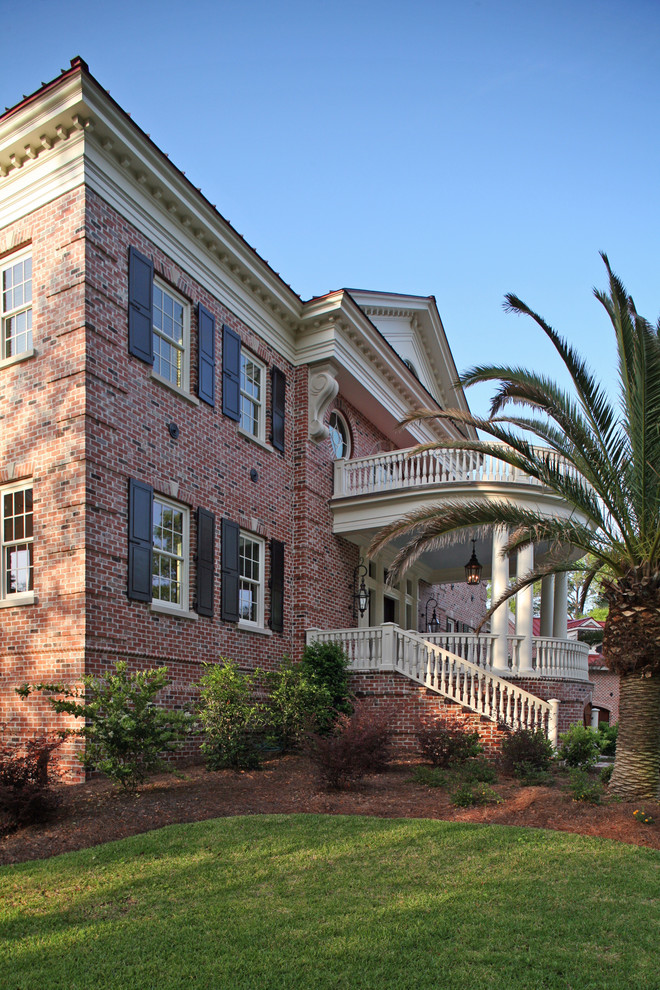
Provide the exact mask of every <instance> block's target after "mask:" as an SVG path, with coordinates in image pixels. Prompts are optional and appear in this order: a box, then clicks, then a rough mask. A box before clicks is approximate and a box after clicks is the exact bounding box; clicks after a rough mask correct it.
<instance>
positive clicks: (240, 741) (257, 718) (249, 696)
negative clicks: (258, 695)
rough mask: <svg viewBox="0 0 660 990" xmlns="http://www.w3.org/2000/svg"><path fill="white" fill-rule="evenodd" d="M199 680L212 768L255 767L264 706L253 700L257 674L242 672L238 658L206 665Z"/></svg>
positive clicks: (205, 746) (208, 760) (201, 713)
mask: <svg viewBox="0 0 660 990" xmlns="http://www.w3.org/2000/svg"><path fill="white" fill-rule="evenodd" d="M204 667H205V670H206V673H205V674H204V675H203V677H202V678H201V680H200V682H199V683H200V700H199V707H198V715H199V720H200V722H201V725H202V731H203V733H204V742H203V743H202V746H201V749H202V752H203V753H204V755H205V757H206V765H207V767H208V769H209V770H222V769H224V768H226V767H229V768H231V769H232V770H253V769H256V768H257V767H258V766H259V765H260V758H259V743H260V741H261V732H262V730H263V727H264V722H265V720H264V707H263V705H261V704H259V703H258V702H256V701H255V700H254V697H253V695H254V689H255V680H256V677H257V676H258V672H255V675H253V676H249V675H247V674H241V673H240V671H239V669H238V664H237V663H236V661H235V660H229V659H228V658H227V657H221V658H220V661H219V662H218V663H217V664H216V663H207V664H204Z"/></svg>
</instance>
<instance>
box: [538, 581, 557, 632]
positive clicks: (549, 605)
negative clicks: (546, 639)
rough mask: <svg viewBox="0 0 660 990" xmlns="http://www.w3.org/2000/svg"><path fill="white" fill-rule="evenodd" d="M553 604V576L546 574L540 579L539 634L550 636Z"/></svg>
mask: <svg viewBox="0 0 660 990" xmlns="http://www.w3.org/2000/svg"><path fill="white" fill-rule="evenodd" d="M554 604H555V576H554V574H548V576H547V577H544V578H543V579H542V581H541V635H542V636H552V618H553V615H554Z"/></svg>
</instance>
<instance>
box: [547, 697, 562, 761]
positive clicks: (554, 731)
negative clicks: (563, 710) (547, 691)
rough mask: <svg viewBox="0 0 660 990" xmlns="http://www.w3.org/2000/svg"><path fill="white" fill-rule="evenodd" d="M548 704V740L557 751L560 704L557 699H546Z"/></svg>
mask: <svg viewBox="0 0 660 990" xmlns="http://www.w3.org/2000/svg"><path fill="white" fill-rule="evenodd" d="M548 704H549V705H550V713H549V718H548V739H549V740H550V742H551V743H552V745H553V746H554V747H555V749H557V745H558V743H559V705H560V702H559V701H558V699H557V698H548Z"/></svg>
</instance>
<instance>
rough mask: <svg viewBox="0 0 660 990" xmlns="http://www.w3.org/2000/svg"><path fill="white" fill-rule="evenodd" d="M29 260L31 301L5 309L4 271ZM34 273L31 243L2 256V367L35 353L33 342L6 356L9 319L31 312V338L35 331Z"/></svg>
mask: <svg viewBox="0 0 660 990" xmlns="http://www.w3.org/2000/svg"><path fill="white" fill-rule="evenodd" d="M28 260H29V261H30V301H29V303H26V302H25V300H24V301H23V302H22V303H21V304H20V305H19V306H13V307H11V308H10V309H8V310H6V311H5V308H4V291H3V282H4V273H5V272H6V271H8V270H9V269H10V268H13V267H14V265H19V264H21V263H22V262H25V261H28ZM33 275H34V272H33V267H32V245H31V244H30V245H29V247H26V248H23V249H21V250H18V251H17V252H16V253H15V254H7V255H5V256H4V257H3V258H0V366H1V367H5V366H6V364H11V363H14V362H15V361H16V360H21V358H22V357H23V355H30V354H32V353H34V346H33V344H32V342H31V343H30V346H29V347H27V348H26V349H25V350H23V351H19V352H18V353H15V354H10V355H9V356H8V357H7V356H5V347H6V346H7V339H6V333H5V324H6V321H7V320H9V319H12V318H16V317H17V316H21V314H23V313H29V314H30V323H31V325H30V328H29V331H27V332H28V333H29V334H30V337H31V338H32V337H33V333H34V326H33V321H32V309H33V299H34V293H33V291H32V283H33ZM24 283H25V280H23V283H22V284H24ZM21 336H22V334H21Z"/></svg>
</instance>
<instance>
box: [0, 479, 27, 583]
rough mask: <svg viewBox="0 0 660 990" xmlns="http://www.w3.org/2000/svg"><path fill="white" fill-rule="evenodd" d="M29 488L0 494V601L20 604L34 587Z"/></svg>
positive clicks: (17, 488)
mask: <svg viewBox="0 0 660 990" xmlns="http://www.w3.org/2000/svg"><path fill="white" fill-rule="evenodd" d="M33 546H34V537H33V518H32V486H31V485H30V486H25V485H22V486H20V487H14V488H5V489H3V490H2V491H0V549H1V550H2V561H1V563H0V599H2V600H5V601H12V600H15V601H17V602H18V601H20V599H21V597H22V596H23V597H28V596H29V597H31V596H32V592H33V588H34V563H33Z"/></svg>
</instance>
